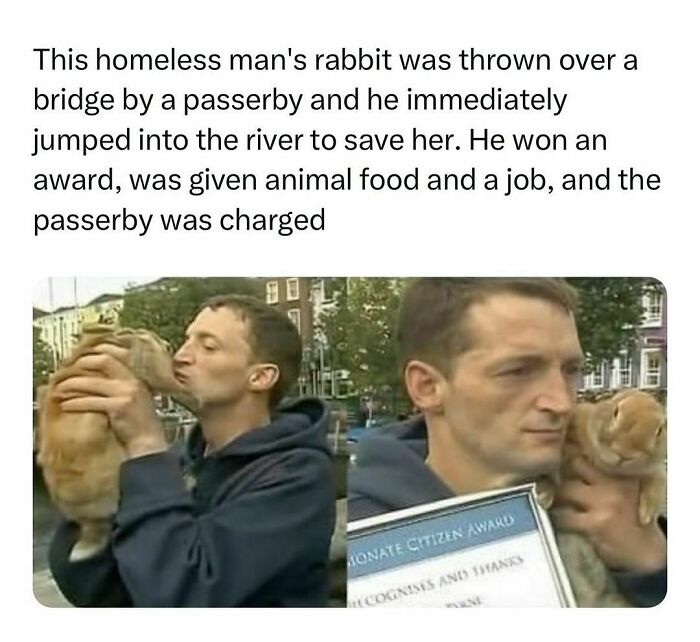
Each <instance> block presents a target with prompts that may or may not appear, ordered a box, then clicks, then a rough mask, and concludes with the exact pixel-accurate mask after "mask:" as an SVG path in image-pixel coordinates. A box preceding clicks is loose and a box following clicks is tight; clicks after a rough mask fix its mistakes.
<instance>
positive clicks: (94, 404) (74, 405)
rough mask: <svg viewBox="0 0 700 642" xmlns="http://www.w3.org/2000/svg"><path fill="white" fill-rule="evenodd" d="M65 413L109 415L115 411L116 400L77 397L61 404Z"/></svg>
mask: <svg viewBox="0 0 700 642" xmlns="http://www.w3.org/2000/svg"><path fill="white" fill-rule="evenodd" d="M60 405H61V410H62V411H63V412H101V413H103V414H105V415H108V414H109V413H110V411H112V410H114V406H115V400H114V399H110V398H109V397H76V398H74V399H67V400H65V401H62V402H61V404H60Z"/></svg>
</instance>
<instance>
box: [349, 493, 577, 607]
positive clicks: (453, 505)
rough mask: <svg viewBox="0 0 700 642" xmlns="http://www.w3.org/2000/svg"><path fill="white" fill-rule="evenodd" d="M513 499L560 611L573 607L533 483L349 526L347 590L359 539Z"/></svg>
mask: <svg viewBox="0 0 700 642" xmlns="http://www.w3.org/2000/svg"><path fill="white" fill-rule="evenodd" d="M513 500H515V501H518V500H520V502H523V503H524V505H525V506H526V509H527V510H529V511H530V514H531V517H532V522H533V523H534V529H530V531H529V532H531V531H533V530H534V531H536V532H537V534H538V536H539V542H540V544H541V546H542V551H543V553H544V558H545V560H546V565H547V570H548V573H549V576H550V579H551V582H552V583H553V586H554V589H555V591H556V596H557V599H558V602H559V606H560V607H563V608H571V607H575V606H576V601H575V598H574V594H573V591H572V589H571V584H570V582H569V578H568V576H567V574H566V570H565V568H564V564H563V562H562V559H561V556H560V554H559V550H558V548H557V545H556V540H555V537H554V530H553V529H552V525H551V523H550V521H549V517H548V515H547V513H546V511H545V510H544V509H543V508H542V506H540V504H539V502H538V501H537V494H536V486H535V484H534V483H531V484H523V485H520V486H514V487H510V488H505V489H502V490H495V491H486V492H480V493H475V494H471V495H465V496H460V497H454V498H450V499H445V500H439V501H436V502H430V503H428V504H421V505H418V506H413V507H411V508H406V509H402V510H398V511H392V512H390V513H384V514H382V515H378V516H375V517H369V518H366V519H361V520H356V521H353V522H350V523H348V525H347V537H348V590H349V591H350V586H351V583H352V581H353V579H354V573H353V569H352V565H351V560H352V556H353V550H352V549H353V543H356V542H358V541H359V540H360V539H361V538H366V537H367V536H371V535H378V534H387V533H390V532H391V531H392V530H396V529H399V528H404V527H411V526H417V525H420V524H424V523H429V522H431V520H436V519H440V518H443V517H445V516H450V515H460V514H465V515H466V514H467V513H468V512H469V511H473V510H474V509H480V508H485V507H490V506H493V505H495V504H497V503H504V502H509V501H510V502H512V501H513ZM498 540H499V538H498V537H494V538H493V539H492V540H490V541H491V542H497V541H498ZM464 548H465V549H466V548H467V546H466V545H465V546H464ZM459 550H461V549H459V548H457V549H455V552H457V551H459ZM407 563H410V562H407ZM397 566H401V564H400V563H399V564H397ZM370 575H371V573H370Z"/></svg>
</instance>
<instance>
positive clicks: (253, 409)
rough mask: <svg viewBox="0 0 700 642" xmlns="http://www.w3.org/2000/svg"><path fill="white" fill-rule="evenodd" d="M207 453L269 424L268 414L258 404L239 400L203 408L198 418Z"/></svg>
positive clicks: (265, 409) (264, 408)
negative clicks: (233, 402)
mask: <svg viewBox="0 0 700 642" xmlns="http://www.w3.org/2000/svg"><path fill="white" fill-rule="evenodd" d="M199 420H200V424H201V426H202V434H203V435H204V440H205V441H206V442H207V450H208V451H209V452H212V451H216V450H219V449H220V448H222V447H223V446H225V445H226V444H228V443H229V442H230V441H232V440H233V439H236V437H240V436H241V435H242V434H244V433H246V432H248V431H249V430H251V429H253V428H257V427H259V426H266V425H267V424H269V423H270V412H269V410H268V409H267V408H266V407H261V406H260V405H259V404H256V403H253V402H247V401H245V400H241V401H239V402H237V403H236V404H231V405H220V406H213V407H210V408H205V409H204V410H202V412H201V413H200V416H199Z"/></svg>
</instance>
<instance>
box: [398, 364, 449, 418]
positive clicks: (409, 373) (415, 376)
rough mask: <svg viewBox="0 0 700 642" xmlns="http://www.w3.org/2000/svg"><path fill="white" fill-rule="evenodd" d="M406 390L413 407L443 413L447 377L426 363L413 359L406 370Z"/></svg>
mask: <svg viewBox="0 0 700 642" xmlns="http://www.w3.org/2000/svg"><path fill="white" fill-rule="evenodd" d="M404 382H405V384H406V390H407V391H408V396H409V397H410V399H411V401H412V402H413V405H415V406H416V407H417V408H418V409H420V410H421V411H430V412H433V413H441V412H442V411H443V401H444V398H443V397H444V391H445V386H446V383H447V381H446V379H445V376H444V375H443V374H442V373H441V372H440V371H439V370H438V369H437V368H436V367H435V366H431V365H430V364H429V363H425V361H418V360H417V359H413V360H411V361H409V362H408V363H407V364H406V368H405V369H404Z"/></svg>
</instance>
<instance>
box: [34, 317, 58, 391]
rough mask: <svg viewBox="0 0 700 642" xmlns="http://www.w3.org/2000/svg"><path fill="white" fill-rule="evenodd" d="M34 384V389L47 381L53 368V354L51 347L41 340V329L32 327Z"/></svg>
mask: <svg viewBox="0 0 700 642" xmlns="http://www.w3.org/2000/svg"><path fill="white" fill-rule="evenodd" d="M32 332H33V340H32V386H33V389H34V390H36V388H37V387H38V386H40V385H42V384H44V383H46V382H47V380H48V377H49V374H51V371H52V370H53V355H52V354H51V348H49V346H48V345H47V344H46V343H44V342H43V341H42V340H41V330H40V329H39V328H37V327H36V326H33V327H32Z"/></svg>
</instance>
